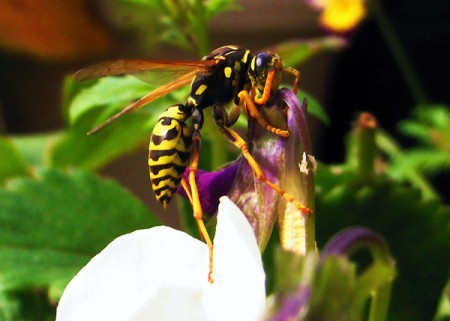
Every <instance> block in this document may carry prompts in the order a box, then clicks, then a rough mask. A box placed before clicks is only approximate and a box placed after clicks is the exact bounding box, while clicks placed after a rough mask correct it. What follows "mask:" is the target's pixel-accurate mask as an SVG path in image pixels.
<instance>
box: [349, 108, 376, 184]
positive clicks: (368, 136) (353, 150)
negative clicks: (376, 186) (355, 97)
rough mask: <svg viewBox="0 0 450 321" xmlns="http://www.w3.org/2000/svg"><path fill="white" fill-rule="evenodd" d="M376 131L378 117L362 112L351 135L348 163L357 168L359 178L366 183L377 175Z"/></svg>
mask: <svg viewBox="0 0 450 321" xmlns="http://www.w3.org/2000/svg"><path fill="white" fill-rule="evenodd" d="M376 131H377V122H376V119H375V118H374V117H373V116H372V115H371V114H369V113H361V114H360V115H359V117H358V120H357V121H356V125H355V127H354V128H353V130H352V131H351V133H350V137H349V144H348V145H349V147H348V152H347V161H346V163H347V164H348V165H349V166H350V167H351V168H354V169H355V172H356V175H357V178H358V180H359V181H360V182H362V183H364V184H367V183H369V182H371V181H372V180H373V178H374V176H375V158H376V156H377V148H376V144H375V134H376Z"/></svg>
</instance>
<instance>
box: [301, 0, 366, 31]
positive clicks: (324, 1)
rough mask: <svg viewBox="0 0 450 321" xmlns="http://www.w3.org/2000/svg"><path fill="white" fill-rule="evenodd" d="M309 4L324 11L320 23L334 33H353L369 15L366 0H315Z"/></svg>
mask: <svg viewBox="0 0 450 321" xmlns="http://www.w3.org/2000/svg"><path fill="white" fill-rule="evenodd" d="M309 2H310V3H311V4H312V5H314V6H315V7H316V8H320V9H321V10H323V11H322V14H321V15H320V17H319V22H320V24H321V25H322V26H324V27H325V28H327V29H330V30H331V31H334V32H339V33H341V32H347V31H351V30H352V29H354V28H355V27H356V26H357V25H358V24H359V23H360V21H361V20H362V19H364V17H365V16H366V14H367V10H366V7H365V6H364V0H321V1H318V0H314V1H309Z"/></svg>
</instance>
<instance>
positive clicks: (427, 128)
mask: <svg viewBox="0 0 450 321" xmlns="http://www.w3.org/2000/svg"><path fill="white" fill-rule="evenodd" d="M399 128H400V130H401V131H402V132H403V133H405V134H406V135H409V136H412V137H414V138H416V139H418V140H419V141H420V142H422V143H424V144H432V145H434V146H436V147H439V148H441V149H446V150H450V143H449V141H450V110H449V108H448V106H445V105H436V106H433V105H431V106H419V107H417V108H416V109H414V112H413V118H411V119H407V120H404V121H402V122H401V123H400V124H399Z"/></svg>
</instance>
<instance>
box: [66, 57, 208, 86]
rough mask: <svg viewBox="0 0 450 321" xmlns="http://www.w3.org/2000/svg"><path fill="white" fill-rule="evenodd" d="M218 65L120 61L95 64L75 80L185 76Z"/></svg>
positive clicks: (166, 61)
mask: <svg viewBox="0 0 450 321" xmlns="http://www.w3.org/2000/svg"><path fill="white" fill-rule="evenodd" d="M216 64H217V61H216V60H193V61H188V60H187V61H181V60H144V59H142V60H127V59H119V60H113V61H106V62H102V63H99V64H95V65H92V66H89V67H86V68H83V69H81V70H79V71H77V72H76V73H75V74H74V75H73V78H74V79H75V80H77V81H82V80H88V79H96V78H102V77H106V76H119V75H125V74H139V73H143V72H161V71H167V72H169V73H176V74H178V75H179V74H185V73H189V72H191V71H194V70H197V71H200V70H203V71H205V72H207V71H209V70H210V67H212V66H214V65H216Z"/></svg>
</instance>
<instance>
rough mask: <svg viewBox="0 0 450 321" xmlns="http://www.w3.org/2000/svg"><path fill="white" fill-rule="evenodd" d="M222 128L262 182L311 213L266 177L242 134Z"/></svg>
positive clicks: (297, 206) (308, 212) (296, 205)
mask: <svg viewBox="0 0 450 321" xmlns="http://www.w3.org/2000/svg"><path fill="white" fill-rule="evenodd" d="M221 130H222V132H223V133H224V135H225V136H226V137H227V139H228V140H229V141H230V142H232V143H233V144H234V145H235V146H236V147H238V148H239V149H240V150H241V151H242V155H243V156H244V157H245V159H246V160H247V162H248V163H249V165H250V167H251V168H252V170H253V172H254V173H255V175H256V177H257V178H258V179H259V180H260V181H261V182H263V183H264V184H266V185H267V186H269V187H270V188H272V189H273V190H274V191H276V192H277V193H278V194H280V195H281V196H282V197H284V198H285V199H286V200H287V201H288V202H289V203H291V204H292V205H294V206H295V207H296V208H297V209H298V210H300V211H301V212H303V213H304V214H305V215H309V214H311V213H312V211H311V209H309V208H307V207H306V206H304V205H302V204H301V203H300V202H299V201H297V200H296V199H295V198H294V196H292V195H291V194H289V193H287V192H286V191H285V190H283V189H282V188H281V187H280V186H278V185H276V184H274V183H272V182H271V181H269V180H268V179H267V178H266V176H265V175H264V173H263V171H262V169H261V167H260V166H259V164H258V162H257V161H256V160H255V159H254V158H253V156H252V155H251V154H250V152H249V151H248V147H247V143H246V142H245V141H244V139H243V138H242V137H241V136H239V134H238V133H236V132H235V131H234V130H232V129H231V128H228V127H225V126H223V127H221Z"/></svg>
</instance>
